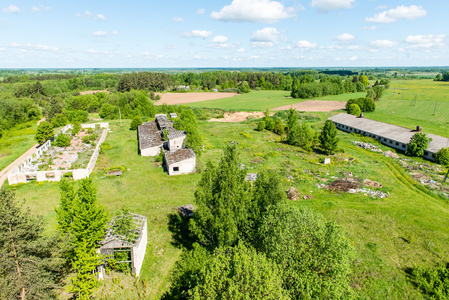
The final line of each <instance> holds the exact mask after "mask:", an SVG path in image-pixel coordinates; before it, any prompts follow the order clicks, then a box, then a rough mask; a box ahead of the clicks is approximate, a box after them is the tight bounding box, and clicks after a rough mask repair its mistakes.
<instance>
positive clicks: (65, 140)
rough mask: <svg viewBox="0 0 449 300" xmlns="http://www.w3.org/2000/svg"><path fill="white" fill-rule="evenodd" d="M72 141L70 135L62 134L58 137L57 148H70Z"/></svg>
mask: <svg viewBox="0 0 449 300" xmlns="http://www.w3.org/2000/svg"><path fill="white" fill-rule="evenodd" d="M71 140H72V139H71V138H70V136H69V135H68V134H65V133H60V134H58V136H57V137H56V146H58V147H68V146H70V141H71Z"/></svg>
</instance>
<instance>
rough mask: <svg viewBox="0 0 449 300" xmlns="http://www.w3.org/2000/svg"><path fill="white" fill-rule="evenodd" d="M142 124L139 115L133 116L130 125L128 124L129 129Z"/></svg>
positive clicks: (135, 128)
mask: <svg viewBox="0 0 449 300" xmlns="http://www.w3.org/2000/svg"><path fill="white" fill-rule="evenodd" d="M140 125H142V118H141V117H140V116H135V117H134V118H133V119H132V121H131V125H130V126H129V130H137V128H138V127H139V126H140Z"/></svg>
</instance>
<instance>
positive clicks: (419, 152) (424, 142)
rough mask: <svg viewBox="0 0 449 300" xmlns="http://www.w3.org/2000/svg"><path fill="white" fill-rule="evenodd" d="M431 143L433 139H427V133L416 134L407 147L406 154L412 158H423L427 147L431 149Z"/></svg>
mask: <svg viewBox="0 0 449 300" xmlns="http://www.w3.org/2000/svg"><path fill="white" fill-rule="evenodd" d="M431 141H432V139H431V138H429V137H427V135H426V134H425V133H423V132H417V133H415V134H414V135H413V136H412V137H411V139H410V142H409V143H408V145H407V151H406V154H407V155H410V156H423V155H424V150H426V149H427V147H429V144H430V142H431Z"/></svg>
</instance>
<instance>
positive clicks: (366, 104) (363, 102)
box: [346, 97, 376, 112]
mask: <svg viewBox="0 0 449 300" xmlns="http://www.w3.org/2000/svg"><path fill="white" fill-rule="evenodd" d="M351 104H357V105H358V106H359V107H360V110H361V111H362V112H373V111H375V110H376V103H375V102H374V100H373V99H372V98H370V97H361V98H356V99H349V100H348V102H346V110H347V111H349V106H350V105H351Z"/></svg>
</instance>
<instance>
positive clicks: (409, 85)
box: [384, 79, 449, 102]
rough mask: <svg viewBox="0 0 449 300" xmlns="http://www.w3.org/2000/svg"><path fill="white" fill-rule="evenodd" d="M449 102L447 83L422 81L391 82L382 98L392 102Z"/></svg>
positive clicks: (448, 86) (448, 85)
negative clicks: (415, 99) (415, 100)
mask: <svg viewBox="0 0 449 300" xmlns="http://www.w3.org/2000/svg"><path fill="white" fill-rule="evenodd" d="M415 95H416V96H417V100H418V101H422V100H427V101H434V102H435V101H449V97H448V95H449V82H444V81H433V80H431V79H422V80H392V81H391V83H390V89H389V90H388V92H387V93H385V96H384V98H388V99H394V100H413V99H414V98H415Z"/></svg>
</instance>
